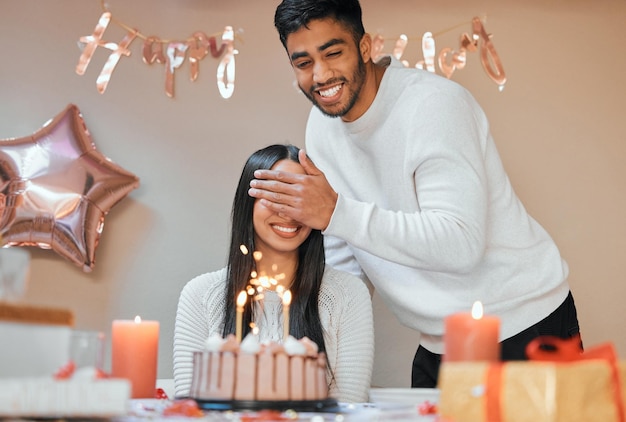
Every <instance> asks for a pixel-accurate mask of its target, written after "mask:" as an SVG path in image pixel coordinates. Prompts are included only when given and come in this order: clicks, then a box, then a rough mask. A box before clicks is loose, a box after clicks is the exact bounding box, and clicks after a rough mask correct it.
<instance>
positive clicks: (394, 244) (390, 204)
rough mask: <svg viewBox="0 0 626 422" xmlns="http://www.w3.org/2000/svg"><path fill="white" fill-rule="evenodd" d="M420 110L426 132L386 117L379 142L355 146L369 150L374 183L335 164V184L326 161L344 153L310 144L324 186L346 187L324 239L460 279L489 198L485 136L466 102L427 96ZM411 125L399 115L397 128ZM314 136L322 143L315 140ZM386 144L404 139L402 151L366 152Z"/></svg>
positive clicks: (477, 251)
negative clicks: (425, 119)
mask: <svg viewBox="0 0 626 422" xmlns="http://www.w3.org/2000/svg"><path fill="white" fill-rule="evenodd" d="M427 103H428V107H429V116H431V117H430V119H429V121H428V122H427V123H428V124H426V123H424V122H423V121H422V122H421V124H417V123H416V124H415V125H414V126H410V125H407V124H406V123H403V126H400V123H398V119H397V118H395V117H394V119H395V120H392V121H391V123H386V126H384V128H383V129H384V130H382V129H381V130H380V132H382V133H384V135H385V137H384V138H380V137H379V138H376V137H374V136H372V137H370V138H367V139H363V140H362V141H363V143H364V144H365V143H366V142H368V143H367V144H365V145H368V146H369V147H370V149H371V151H368V154H369V156H368V157H369V158H371V159H372V162H368V163H367V165H369V166H371V167H367V168H368V172H369V173H370V174H372V175H381V176H379V177H378V179H373V176H370V175H369V174H368V175H365V174H364V172H362V171H361V172H360V173H355V174H359V175H360V176H363V177H372V179H370V180H369V182H368V181H365V180H360V179H359V178H358V177H356V176H353V175H352V173H349V172H348V171H346V170H345V169H344V167H346V166H348V165H353V166H365V164H361V162H360V161H358V162H355V163H349V164H348V163H345V162H343V161H342V162H341V164H340V165H341V168H340V169H339V170H338V171H339V172H344V173H345V174H344V173H340V174H341V176H336V174H337V170H336V169H334V168H333V166H334V165H338V163H336V162H334V163H333V162H332V160H333V157H336V156H344V155H345V154H346V153H345V152H343V151H342V153H341V154H339V153H337V152H334V153H333V152H332V151H331V152H329V151H326V150H322V148H323V147H322V148H319V147H317V146H313V145H314V143H313V144H312V146H309V147H308V149H309V151H310V152H311V154H312V156H313V157H314V159H316V156H315V154H317V155H318V156H319V161H320V163H321V164H323V166H322V168H324V169H325V170H326V171H327V173H328V174H329V180H330V181H331V183H333V181H339V180H349V182H350V183H351V184H352V185H351V187H350V188H343V189H339V191H340V194H339V199H338V202H337V206H336V208H335V211H334V213H333V215H332V217H331V221H330V223H329V225H328V227H327V228H326V230H325V231H324V234H325V235H330V236H336V237H338V238H340V239H343V240H345V241H347V242H348V244H350V245H351V246H353V247H356V248H357V249H360V250H362V251H365V252H367V253H369V254H371V255H374V256H376V257H379V258H382V259H384V260H387V261H391V262H395V263H397V264H401V265H405V266H408V267H414V268H423V269H428V270H432V271H442V270H444V271H451V272H465V271H468V270H470V269H472V268H474V267H475V265H476V264H477V263H478V262H480V260H481V258H482V256H483V254H484V251H485V247H486V237H487V233H486V222H487V209H488V204H489V201H490V198H489V193H488V189H487V185H488V182H487V179H486V172H487V169H486V165H485V157H484V154H485V145H486V144H490V135H489V134H488V130H487V123H486V120H485V119H484V118H483V117H484V116H483V115H482V112H481V110H480V109H479V108H477V106H476V105H475V103H474V102H473V100H472V99H471V98H470V97H468V96H458V98H455V101H452V100H450V99H449V98H439V97H437V96H435V95H432V96H431V97H429V98H428V101H427ZM413 117H414V115H413V114H409V113H408V112H407V114H406V116H405V118H406V119H405V120H406V121H411V122H414V121H415V120H416V119H417V118H413ZM317 119H318V120H316V122H318V123H319V119H320V118H317ZM450 122H454V124H450ZM317 126H320V125H317ZM307 130H310V131H311V132H312V133H313V132H314V131H320V130H321V129H320V128H316V125H315V124H313V123H310V124H309V126H307ZM314 133H315V136H318V135H319V137H318V139H322V135H321V134H319V133H318V132H314ZM324 136H326V137H329V135H327V134H324ZM390 138H391V139H404V140H405V141H404V142H405V143H404V144H403V146H402V147H400V146H395V147H391V146H387V147H386V148H387V149H388V150H391V152H387V151H386V150H385V149H384V148H382V147H381V148H376V147H374V146H373V145H377V144H380V145H385V142H387V144H388V143H389V141H388V139H390ZM433 140H435V141H433ZM346 143H348V141H346ZM325 145H326V144H325ZM401 148H404V151H403V152H404V154H403V156H402V159H398V157H397V153H396V154H394V153H393V152H394V150H396V149H401ZM330 154H333V155H332V157H331V155H330ZM360 158H362V157H360ZM362 159H363V161H365V159H364V158H362ZM355 161H356V160H355ZM394 161H395V162H394ZM494 161H495V160H494ZM376 166H378V167H376ZM391 166H393V170H391V169H389V168H390V167H391ZM396 168H399V169H401V171H400V170H395V169H396ZM357 171H358V170H356V169H354V172H357ZM391 174H393V175H395V176H393V177H392V176H390V175H391ZM394 177H395V178H394ZM338 183H343V182H338ZM377 183H378V185H379V186H376V184H377ZM380 185H382V186H380ZM340 186H342V187H343V185H342V184H340Z"/></svg>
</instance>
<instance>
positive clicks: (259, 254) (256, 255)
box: [252, 251, 263, 261]
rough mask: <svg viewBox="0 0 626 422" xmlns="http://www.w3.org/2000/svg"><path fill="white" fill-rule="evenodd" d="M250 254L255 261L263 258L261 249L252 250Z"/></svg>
mask: <svg viewBox="0 0 626 422" xmlns="http://www.w3.org/2000/svg"><path fill="white" fill-rule="evenodd" d="M252 256H253V257H254V260H255V261H260V260H261V258H263V253H262V252H261V251H254V252H252Z"/></svg>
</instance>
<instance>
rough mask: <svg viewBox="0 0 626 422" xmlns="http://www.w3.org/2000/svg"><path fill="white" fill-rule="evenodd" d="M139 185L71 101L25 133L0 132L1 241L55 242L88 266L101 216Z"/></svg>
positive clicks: (61, 250)
mask: <svg viewBox="0 0 626 422" xmlns="http://www.w3.org/2000/svg"><path fill="white" fill-rule="evenodd" d="M138 186H139V179H138V178H137V177H136V176H135V175H134V174H132V173H130V172H128V171H126V170H124V169H122V168H121V167H119V166H118V165H116V164H115V163H113V162H112V161H111V160H110V159H109V158H107V157H105V156H104V155H102V154H101V153H100V152H99V151H98V150H97V149H96V146H95V144H94V143H93V141H92V140H91V136H90V134H89V131H88V130H87V127H86V125H85V122H84V120H83V118H82V115H81V113H80V111H79V109H78V107H76V106H75V105H73V104H70V105H68V106H67V107H66V109H65V110H64V111H63V112H61V113H60V114H58V115H57V116H56V117H54V118H53V119H52V120H50V121H49V122H48V123H46V124H45V125H44V126H43V127H42V128H40V129H39V130H38V131H36V132H35V133H34V134H32V135H30V136H25V137H23V138H16V139H0V239H2V240H1V244H0V246H7V245H8V246H36V247H39V248H42V249H52V250H54V251H55V252H57V253H58V254H59V255H61V256H63V257H64V258H66V259H67V260H69V261H71V262H72V263H74V264H75V265H77V266H79V267H82V269H83V271H85V272H90V271H91V270H92V269H93V266H94V262H95V252H96V248H97V246H98V241H99V240H100V234H101V233H102V229H103V226H104V217H105V216H106V214H107V213H108V212H109V211H110V209H111V208H112V207H113V206H114V205H116V204H117V203H118V202H120V201H121V200H122V199H124V197H126V195H128V193H129V192H131V191H132V190H133V189H135V188H137V187H138Z"/></svg>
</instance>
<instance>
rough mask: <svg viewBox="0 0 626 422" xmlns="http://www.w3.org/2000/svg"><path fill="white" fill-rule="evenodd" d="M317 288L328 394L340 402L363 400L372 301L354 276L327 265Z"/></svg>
mask: <svg viewBox="0 0 626 422" xmlns="http://www.w3.org/2000/svg"><path fill="white" fill-rule="evenodd" d="M326 273H327V275H325V279H326V280H325V281H326V282H325V284H324V285H323V288H322V291H321V292H320V308H321V309H320V311H321V313H322V314H321V315H320V317H321V319H322V324H324V330H325V338H324V341H325V343H326V348H327V354H328V359H329V363H330V367H331V368H330V369H331V371H332V376H333V378H334V379H333V380H331V388H330V393H331V396H333V397H335V398H337V399H338V400H339V401H341V402H366V401H367V400H368V397H369V389H370V384H371V378H372V366H373V364H374V323H373V317H372V302H371V299H370V294H369V291H368V289H367V287H366V286H365V284H364V283H363V282H362V281H361V280H360V279H358V278H356V277H354V276H352V275H350V274H347V273H344V272H340V271H337V270H334V269H331V268H330V267H327V270H326Z"/></svg>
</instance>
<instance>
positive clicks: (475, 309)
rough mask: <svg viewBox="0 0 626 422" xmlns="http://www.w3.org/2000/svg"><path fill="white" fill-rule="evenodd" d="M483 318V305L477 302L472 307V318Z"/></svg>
mask: <svg viewBox="0 0 626 422" xmlns="http://www.w3.org/2000/svg"><path fill="white" fill-rule="evenodd" d="M482 317H483V304H482V303H481V302H480V300H477V301H476V302H474V304H473V305H472V318H474V319H481V318H482Z"/></svg>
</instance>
